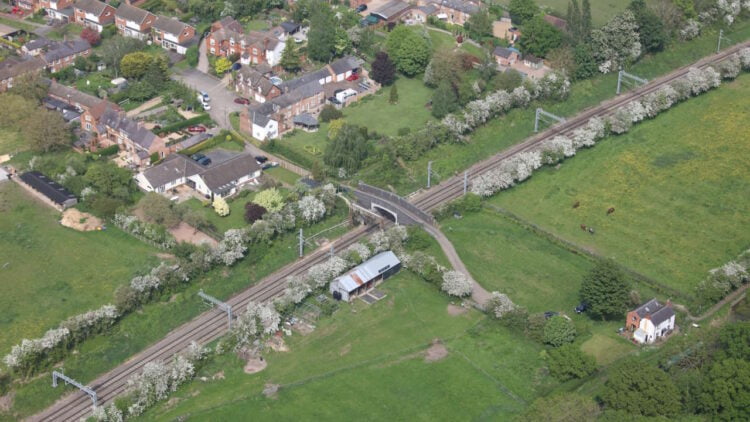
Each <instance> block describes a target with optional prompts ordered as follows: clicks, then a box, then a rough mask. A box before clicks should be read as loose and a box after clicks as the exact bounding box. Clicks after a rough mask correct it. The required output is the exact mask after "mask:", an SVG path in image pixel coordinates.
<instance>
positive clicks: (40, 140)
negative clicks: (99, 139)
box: [22, 109, 71, 152]
mask: <svg viewBox="0 0 750 422" xmlns="http://www.w3.org/2000/svg"><path fill="white" fill-rule="evenodd" d="M22 132H23V134H24V135H25V136H26V138H27V140H28V141H29V146H31V149H33V150H35V151H41V152H49V151H52V150H54V149H56V148H60V147H63V146H68V145H70V143H71V137H70V130H69V129H68V126H67V125H66V124H65V121H64V120H63V119H62V117H61V116H60V113H57V112H54V111H50V110H47V109H38V110H35V112H34V113H32V114H31V115H28V116H27V117H26V118H24V119H23V121H22Z"/></svg>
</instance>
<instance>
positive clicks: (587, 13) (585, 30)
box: [581, 0, 592, 39]
mask: <svg viewBox="0 0 750 422" xmlns="http://www.w3.org/2000/svg"><path fill="white" fill-rule="evenodd" d="M591 28H592V26H591V2H590V1H589V0H583V4H582V5H581V34H582V36H583V37H588V35H589V34H590V33H591ZM582 39H585V38H582Z"/></svg>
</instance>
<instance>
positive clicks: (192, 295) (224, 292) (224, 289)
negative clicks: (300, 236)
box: [0, 205, 349, 420]
mask: <svg viewBox="0 0 750 422" xmlns="http://www.w3.org/2000/svg"><path fill="white" fill-rule="evenodd" d="M347 216H348V211H347V209H346V208H345V207H344V206H343V205H342V206H339V207H338V208H337V211H336V212H335V213H334V215H332V216H330V217H328V218H327V219H326V220H324V221H322V222H320V223H318V224H315V225H313V226H310V227H305V233H309V234H313V233H317V232H320V231H322V230H325V229H327V228H330V227H331V226H333V225H336V224H338V223H340V222H342V221H343V220H345V219H346V218H347ZM0 224H1V223H0ZM347 230H349V228H348V227H345V228H338V229H334V230H332V231H328V232H327V233H326V237H328V238H329V239H334V238H336V237H338V236H341V235H342V234H344V233H345V232H346V231H347ZM79 250H80V249H79ZM309 252H310V249H306V250H305V253H309ZM296 259H297V234H296V233H295V232H290V233H287V234H286V235H285V236H282V237H280V238H278V239H276V240H275V241H274V242H273V244H272V245H255V246H252V247H251V248H250V252H249V254H248V255H247V256H246V257H245V258H244V259H243V260H241V261H240V262H239V263H238V264H236V265H235V266H233V267H230V268H227V267H218V268H216V269H214V270H213V271H211V272H209V273H207V274H205V275H204V276H203V277H201V278H200V279H199V280H196V281H195V282H194V283H193V284H192V285H190V286H189V287H188V288H186V289H185V290H184V291H183V292H180V293H177V294H174V295H173V296H171V297H166V296H165V297H163V298H162V300H161V301H160V302H156V303H152V304H149V305H147V306H144V307H143V309H142V311H139V312H136V313H133V314H130V315H128V316H127V317H125V318H124V319H123V320H122V321H121V322H120V323H118V324H117V325H116V326H115V327H114V328H113V329H112V332H111V333H110V334H108V335H102V336H96V337H94V338H92V339H90V340H87V341H85V342H84V343H83V344H81V345H80V346H79V347H78V348H77V350H78V353H77V354H74V355H70V356H68V357H67V358H66V359H65V361H64V362H63V366H64V367H65V373H66V374H67V375H69V376H71V377H74V378H75V379H77V380H79V381H81V382H84V383H88V382H90V381H91V380H93V379H94V378H96V377H97V376H99V375H101V374H103V373H105V372H106V371H109V370H111V369H112V368H114V367H116V366H117V365H119V364H121V363H122V362H124V361H125V360H127V359H129V358H130V357H131V356H133V355H134V354H136V353H138V352H140V351H142V350H143V349H145V348H146V347H148V346H149V345H151V344H153V343H154V342H156V341H158V340H160V339H161V338H163V337H164V336H165V335H167V334H168V333H169V332H170V331H171V330H173V329H174V328H176V327H178V326H179V325H181V324H184V323H186V322H188V321H190V320H191V319H193V318H195V317H196V316H197V315H199V314H200V313H201V312H205V311H207V310H209V309H210V308H209V307H208V306H207V305H206V304H205V302H204V301H203V300H201V299H200V298H199V297H198V296H197V292H198V290H200V289H203V290H205V291H206V293H208V294H210V295H212V296H215V297H217V298H219V299H220V300H224V299H226V298H228V297H230V296H232V295H233V294H235V293H237V292H239V291H240V290H242V289H245V288H247V287H249V286H251V285H253V284H255V283H256V282H257V281H258V280H260V279H261V278H263V277H265V276H267V275H269V274H271V273H273V272H274V271H276V270H278V269H280V268H281V267H283V266H284V265H287V264H289V263H291V262H293V261H294V260H296ZM109 298H111V293H107V295H106V296H103V297H101V298H100V300H102V301H107V300H109ZM15 387H16V388H15V390H14V391H15V397H14V399H13V407H12V408H11V411H10V412H11V413H2V412H0V420H20V419H23V418H24V417H28V416H30V415H32V414H34V413H37V412H39V411H41V410H42V409H44V408H46V407H47V406H49V405H51V404H52V403H54V402H55V401H56V400H58V399H59V398H60V397H61V396H62V395H63V394H66V393H67V392H69V391H74V388H73V387H70V386H67V387H58V388H56V389H52V388H50V385H49V376H48V375H45V374H43V375H40V376H38V377H36V378H35V379H34V380H32V381H30V382H28V383H26V384H24V385H22V386H15Z"/></svg>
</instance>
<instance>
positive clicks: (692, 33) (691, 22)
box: [680, 19, 701, 40]
mask: <svg viewBox="0 0 750 422" xmlns="http://www.w3.org/2000/svg"><path fill="white" fill-rule="evenodd" d="M700 34H701V23H700V22H698V21H697V20H695V19H688V21H687V23H685V26H683V27H682V29H680V38H682V39H683V40H692V39H693V38H695V37H697V36H698V35H700Z"/></svg>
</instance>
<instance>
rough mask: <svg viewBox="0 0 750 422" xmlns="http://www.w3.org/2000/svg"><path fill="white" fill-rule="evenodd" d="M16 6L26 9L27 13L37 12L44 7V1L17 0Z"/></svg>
mask: <svg viewBox="0 0 750 422" xmlns="http://www.w3.org/2000/svg"><path fill="white" fill-rule="evenodd" d="M16 6H18V7H19V8H21V9H23V10H25V11H26V13H36V12H38V11H40V10H42V9H44V6H42V2H41V1H39V0H17V1H16Z"/></svg>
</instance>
